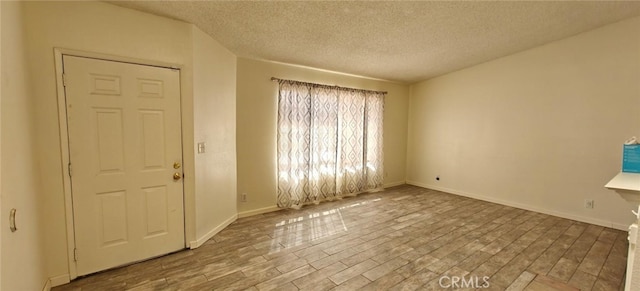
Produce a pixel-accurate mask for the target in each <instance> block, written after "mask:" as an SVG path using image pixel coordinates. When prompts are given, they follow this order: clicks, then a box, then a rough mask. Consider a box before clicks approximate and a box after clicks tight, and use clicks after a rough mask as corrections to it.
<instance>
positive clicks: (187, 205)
mask: <svg viewBox="0 0 640 291" xmlns="http://www.w3.org/2000/svg"><path fill="white" fill-rule="evenodd" d="M63 56H74V57H84V58H91V59H97V60H105V61H113V62H121V63H129V64H135V65H143V66H152V67H161V68H167V69H174V70H179V71H180V74H179V75H180V77H179V78H180V80H179V81H180V119H181V123H182V125H181V135H182V136H181V143H182V162H183V175H184V178H183V186H182V197H183V210H184V212H183V213H184V241H185V248H188V247H190V243H189V241H190V239H189V238H192V237H195V232H194V229H193V228H192V227H189V226H190V225H193V222H194V221H195V209H194V207H191V204H192V203H193V202H192V199H191V197H190V195H187V190H188V189H191V186H192V185H191V184H192V183H193V179H192V178H191V177H195V176H194V175H193V170H194V167H193V166H190V167H187V165H188V164H193V163H192V161H194V160H193V152H192V151H189V150H187V149H188V147H189V146H190V145H192V144H193V141H191V142H189V139H188V138H187V137H188V136H189V135H188V134H187V135H185V130H187V133H188V132H190V131H188V130H189V128H185V126H186V125H188V124H189V123H188V122H187V120H185V115H188V113H189V112H185V98H184V96H185V95H186V94H188V93H189V92H185V87H186V86H184V84H186V83H187V82H186V81H187V79H186V76H185V75H186V74H184V73H183V72H184V71H183V65H180V64H172V63H166V62H161V61H153V60H145V59H138V58H130V57H123V56H114V55H108V54H102V53H95V52H86V51H79V50H73V49H65V48H54V61H55V70H56V72H55V77H56V91H57V94H56V95H57V99H58V100H57V101H58V126H59V130H60V158H61V164H60V166H61V168H62V174H63V175H62V180H63V181H62V182H63V185H62V186H63V192H64V208H65V222H66V235H67V263H68V267H69V280H73V279H75V278H77V277H78V270H77V265H76V260H75V254H74V250H75V248H76V242H75V223H74V217H73V196H72V193H71V177H70V176H69V167H68V165H69V161H70V157H69V131H68V127H67V105H66V94H65V87H64V83H63V82H64V80H63V66H64V63H63ZM185 93H186V94H185ZM187 96H188V95H187ZM188 104H189V103H187V105H188ZM185 113H187V114H185ZM191 115H192V114H191ZM191 129H192V128H191ZM187 163H188V164H187ZM187 177H189V178H188V179H187ZM194 206H195V205H194Z"/></svg>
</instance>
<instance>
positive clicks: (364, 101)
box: [278, 80, 384, 208]
mask: <svg viewBox="0 0 640 291" xmlns="http://www.w3.org/2000/svg"><path fill="white" fill-rule="evenodd" d="M278 82H279V94H278V206H279V207H292V208H299V207H301V206H302V205H305V204H310V203H318V202H320V201H323V200H332V199H336V198H340V197H343V196H346V195H355V194H358V193H361V192H365V191H371V190H376V189H379V188H382V183H383V175H382V173H383V151H382V122H383V111H384V93H383V92H374V91H365V90H356V89H348V88H341V87H336V86H325V85H318V84H310V83H303V82H297V81H290V80H278Z"/></svg>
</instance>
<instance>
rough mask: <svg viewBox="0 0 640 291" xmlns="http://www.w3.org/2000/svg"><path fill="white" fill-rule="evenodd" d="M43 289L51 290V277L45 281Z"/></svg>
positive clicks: (45, 290)
mask: <svg viewBox="0 0 640 291" xmlns="http://www.w3.org/2000/svg"><path fill="white" fill-rule="evenodd" d="M42 291H51V279H47V281H46V282H44V287H42Z"/></svg>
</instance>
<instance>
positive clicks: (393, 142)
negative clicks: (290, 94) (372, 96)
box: [236, 58, 409, 216]
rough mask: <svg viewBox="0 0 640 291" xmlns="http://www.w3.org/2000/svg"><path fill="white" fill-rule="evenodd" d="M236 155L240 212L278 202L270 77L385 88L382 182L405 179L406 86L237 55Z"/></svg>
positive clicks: (263, 208)
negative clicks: (242, 198)
mask: <svg viewBox="0 0 640 291" xmlns="http://www.w3.org/2000/svg"><path fill="white" fill-rule="evenodd" d="M237 70H238V71H237V137H236V138H237V141H236V144H237V155H238V197H239V196H240V195H241V194H242V193H246V194H247V202H241V201H240V199H239V198H238V212H239V215H240V216H246V215H252V214H257V213H262V212H267V211H272V210H275V209H277V208H276V187H277V185H276V122H277V100H278V99H277V97H278V85H277V83H276V82H273V81H271V80H270V79H271V77H278V78H284V79H293V80H299V81H306V82H314V83H321V84H331V85H339V86H345V87H353V88H361V89H369V90H383V91H388V94H387V96H386V99H385V108H384V110H385V112H384V168H385V185H387V186H391V185H398V184H404V180H405V167H406V165H405V161H406V135H407V105H408V97H409V90H408V86H406V85H404V84H396V83H391V82H385V81H379V80H373V79H367V78H361V77H355V76H351V75H345V74H339V73H334V72H328V71H321V70H316V69H311V68H306V67H300V66H292V65H286V64H281V63H274V62H267V61H260V60H251V59H246V58H238V69H237Z"/></svg>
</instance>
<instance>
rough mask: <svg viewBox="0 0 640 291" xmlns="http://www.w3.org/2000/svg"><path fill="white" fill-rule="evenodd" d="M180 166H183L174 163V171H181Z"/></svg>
mask: <svg viewBox="0 0 640 291" xmlns="http://www.w3.org/2000/svg"><path fill="white" fill-rule="evenodd" d="M180 166H181V165H180V163H178V162H175V163H173V168H174V169H180Z"/></svg>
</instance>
